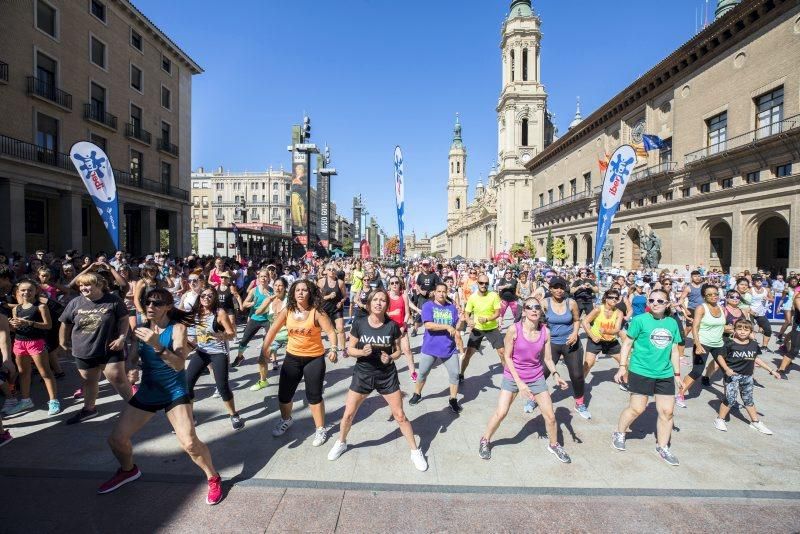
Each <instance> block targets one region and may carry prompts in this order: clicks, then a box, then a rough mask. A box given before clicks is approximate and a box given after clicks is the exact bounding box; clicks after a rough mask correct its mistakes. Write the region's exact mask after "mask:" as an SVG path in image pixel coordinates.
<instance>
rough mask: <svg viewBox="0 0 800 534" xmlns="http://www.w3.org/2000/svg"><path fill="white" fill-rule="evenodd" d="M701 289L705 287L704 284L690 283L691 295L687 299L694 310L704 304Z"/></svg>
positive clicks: (690, 307)
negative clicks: (695, 284) (698, 285)
mask: <svg viewBox="0 0 800 534" xmlns="http://www.w3.org/2000/svg"><path fill="white" fill-rule="evenodd" d="M701 289H703V286H700V287H695V286H694V284H692V283H690V284H689V296H688V299H687V300H688V302H689V306H688V307H689V309H690V310H694V309H695V308H697V307H698V306H700V305H702V304H703V295H702V293H700V290H701Z"/></svg>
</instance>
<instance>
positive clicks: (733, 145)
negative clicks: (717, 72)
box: [685, 114, 800, 165]
mask: <svg viewBox="0 0 800 534" xmlns="http://www.w3.org/2000/svg"><path fill="white" fill-rule="evenodd" d="M798 127H800V114H799V115H793V116H791V117H787V118H785V119H783V120H780V121H777V122H773V123H772V124H768V125H766V126H762V127H761V128H756V129H755V130H751V131H749V132H747V133H744V134H742V135H737V136H736V137H731V138H730V139H726V140H724V141H722V142H719V143H715V144H713V145H709V146H707V147H704V148H701V149H700V150H695V151H694V152H689V153H688V154H686V156H685V164H686V165H693V164H695V163H697V162H699V161H702V160H704V159H707V158H710V157H713V156H717V155H720V154H726V153H728V152H731V151H733V150H737V149H740V148H743V147H747V146H754V145H755V144H757V143H759V142H761V141H764V140H765V139H770V138H774V137H775V136H777V135H780V134H782V133H785V132H788V131H789V130H793V129H795V128H798Z"/></svg>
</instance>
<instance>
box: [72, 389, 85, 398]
mask: <svg viewBox="0 0 800 534" xmlns="http://www.w3.org/2000/svg"><path fill="white" fill-rule="evenodd" d="M72 398H73V399H82V398H83V389H81V388H78V389H76V390H75V393H73V394H72Z"/></svg>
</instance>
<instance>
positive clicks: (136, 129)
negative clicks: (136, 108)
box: [125, 122, 152, 145]
mask: <svg viewBox="0 0 800 534" xmlns="http://www.w3.org/2000/svg"><path fill="white" fill-rule="evenodd" d="M125 137H128V138H130V139H136V140H137V141H140V142H142V143H144V144H146V145H149V144H150V140H151V138H152V136H151V135H150V132H148V131H147V130H145V129H144V128H142V127H141V126H137V125H135V124H133V123H132V122H127V123H125Z"/></svg>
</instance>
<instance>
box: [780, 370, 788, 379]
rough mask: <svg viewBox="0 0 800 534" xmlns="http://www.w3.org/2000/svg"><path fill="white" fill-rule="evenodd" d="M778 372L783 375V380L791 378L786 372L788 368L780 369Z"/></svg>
mask: <svg viewBox="0 0 800 534" xmlns="http://www.w3.org/2000/svg"><path fill="white" fill-rule="evenodd" d="M778 374H779V375H781V380H789V377H788V376H787V374H786V369H778Z"/></svg>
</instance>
